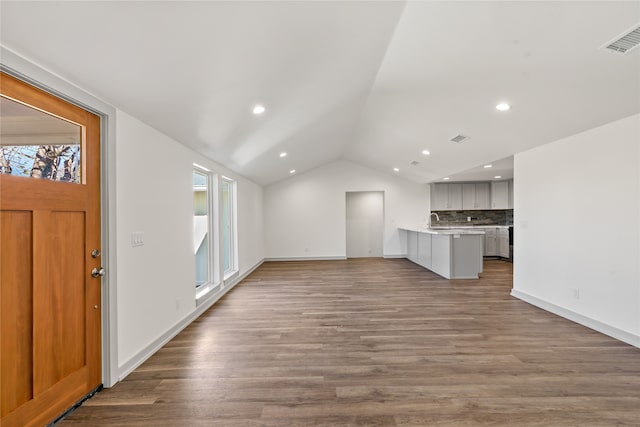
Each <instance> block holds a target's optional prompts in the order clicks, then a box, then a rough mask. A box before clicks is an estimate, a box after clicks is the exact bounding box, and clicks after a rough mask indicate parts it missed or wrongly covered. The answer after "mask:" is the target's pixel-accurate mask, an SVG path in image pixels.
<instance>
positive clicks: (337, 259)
mask: <svg viewBox="0 0 640 427" xmlns="http://www.w3.org/2000/svg"><path fill="white" fill-rule="evenodd" d="M345 259H347V257H346V256H325V257H291V258H265V259H264V261H265V262H279V261H339V260H345Z"/></svg>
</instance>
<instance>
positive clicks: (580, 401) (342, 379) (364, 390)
mask: <svg viewBox="0 0 640 427" xmlns="http://www.w3.org/2000/svg"><path fill="white" fill-rule="evenodd" d="M511 285H512V266H511V264H509V263H506V262H503V261H486V262H485V272H484V273H483V275H482V278H481V279H480V280H464V281H462V280H461V281H448V280H444V279H442V278H441V277H439V276H437V275H435V274H433V273H431V272H429V271H427V270H424V269H422V268H421V267H418V266H416V265H414V264H412V263H411V262H409V261H407V260H403V259H393V260H382V259H353V260H347V261H315V262H303V261H301V262H279V263H265V264H263V265H262V266H261V267H260V268H259V269H258V270H256V271H255V272H254V273H253V274H252V275H251V276H249V277H248V278H247V279H246V280H245V281H244V282H243V283H242V284H240V285H238V286H237V287H236V288H235V289H234V290H233V291H232V292H230V293H229V294H228V295H227V296H226V297H225V298H223V299H222V300H221V301H219V302H218V303H217V304H216V305H215V306H214V307H213V308H212V309H211V310H209V311H208V312H207V313H205V314H204V315H203V316H202V317H201V318H200V319H198V320H197V321H196V322H194V323H193V324H192V325H190V326H189V327H188V328H187V329H185V330H184V331H183V332H182V333H181V334H180V335H178V336H177V337H176V338H175V339H173V340H172V341H171V342H170V343H169V344H167V345H166V346H165V347H164V348H162V349H161V350H160V351H159V352H158V353H157V354H155V355H154V356H153V357H152V358H150V359H149V360H148V361H147V362H146V363H145V364H143V365H142V366H141V367H139V368H138V369H137V370H136V371H135V372H133V373H132V374H131V375H130V376H129V377H127V378H126V379H125V380H124V381H123V382H121V383H119V384H117V385H116V386H115V387H113V388H112V389H108V390H104V391H103V392H101V393H99V394H98V395H97V396H96V397H94V398H93V399H91V400H89V401H87V402H86V403H85V404H84V405H83V406H82V407H81V408H79V409H78V410H77V411H76V412H74V413H73V414H71V415H70V416H69V417H68V418H67V419H65V420H64V421H63V422H61V423H60V424H59V425H60V426H67V425H74V424H75V425H92V426H139V425H149V426H151V425H154V426H224V427H239V426H243V427H244V426H246V427H254V426H269V427H272V426H273V427H275V426H291V427H293V426H295V427H304V426H331V427H340V426H456V427H457V426H553V427H560V426H639V425H640V349H637V348H634V347H631V346H629V345H626V344H624V343H622V342H619V341H616V340H614V339H612V338H609V337H607V336H605V335H602V334H600V333H597V332H594V331H592V330H590V329H587V328H585V327H582V326H580V325H577V324H575V323H572V322H569V321H567V320H565V319H562V318H560V317H557V316H555V315H553V314H550V313H547V312H545V311H542V310H540V309H537V308H535V307H533V306H531V305H528V304H526V303H524V302H521V301H519V300H517V299H515V298H512V297H511V296H510V295H509V292H510V290H511Z"/></svg>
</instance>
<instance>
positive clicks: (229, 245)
mask: <svg viewBox="0 0 640 427" xmlns="http://www.w3.org/2000/svg"><path fill="white" fill-rule="evenodd" d="M220 206H221V213H220V215H221V220H222V224H221V227H222V268H223V272H224V275H225V277H227V276H228V275H230V274H231V273H233V272H234V271H235V270H236V263H235V241H236V231H235V221H234V215H235V183H234V182H233V180H231V179H229V178H226V177H222V183H221V191H220Z"/></svg>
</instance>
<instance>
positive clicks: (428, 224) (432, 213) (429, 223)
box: [427, 212, 440, 228]
mask: <svg viewBox="0 0 640 427" xmlns="http://www.w3.org/2000/svg"><path fill="white" fill-rule="evenodd" d="M433 215H435V216H436V220H437V221H438V222H440V217H439V216H438V214H437V213H435V212H431V214H430V215H429V220H428V221H427V228H431V217H432V216H433Z"/></svg>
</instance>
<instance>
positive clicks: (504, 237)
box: [497, 228, 509, 258]
mask: <svg viewBox="0 0 640 427" xmlns="http://www.w3.org/2000/svg"><path fill="white" fill-rule="evenodd" d="M497 232H498V233H497V234H498V238H497V241H498V256H501V257H502V258H509V229H508V228H498V230H497Z"/></svg>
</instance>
